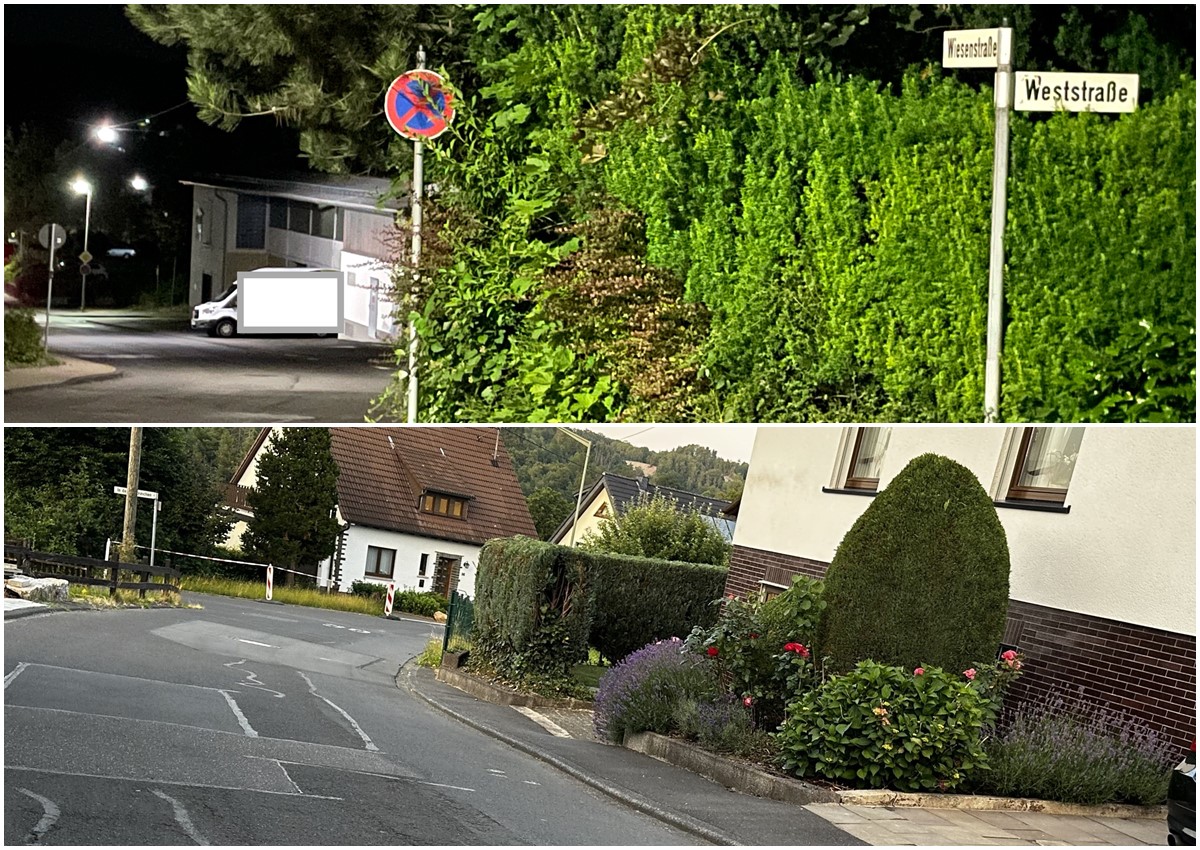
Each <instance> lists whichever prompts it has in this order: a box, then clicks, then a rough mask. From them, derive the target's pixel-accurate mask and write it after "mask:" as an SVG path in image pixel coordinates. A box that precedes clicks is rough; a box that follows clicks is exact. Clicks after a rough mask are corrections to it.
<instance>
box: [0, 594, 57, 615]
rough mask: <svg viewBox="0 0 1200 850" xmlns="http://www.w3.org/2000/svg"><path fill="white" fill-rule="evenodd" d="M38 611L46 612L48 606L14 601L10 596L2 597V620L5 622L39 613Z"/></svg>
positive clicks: (24, 600) (26, 601) (40, 603)
mask: <svg viewBox="0 0 1200 850" xmlns="http://www.w3.org/2000/svg"><path fill="white" fill-rule="evenodd" d="M39 609H40V610H47V611H48V610H49V609H50V606H49V605H46V604H44V603H42V602H30V601H28V600H26V599H14V598H12V597H11V596H6V597H4V619H6V620H9V619H12V618H14V617H21V616H25V615H28V614H35V613H37V612H38V611H39Z"/></svg>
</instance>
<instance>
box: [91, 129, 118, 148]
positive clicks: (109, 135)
mask: <svg viewBox="0 0 1200 850" xmlns="http://www.w3.org/2000/svg"><path fill="white" fill-rule="evenodd" d="M92 133H93V134H94V135H95V136H96V138H97V139H99V140H100V141H102V142H104V143H105V144H106V145H111V144H112V143H113V142H115V141H116V140H117V128H116V127H114V126H112V125H111V124H101V125H100V126H99V127H97V128H96V129H95V130H93V131H92Z"/></svg>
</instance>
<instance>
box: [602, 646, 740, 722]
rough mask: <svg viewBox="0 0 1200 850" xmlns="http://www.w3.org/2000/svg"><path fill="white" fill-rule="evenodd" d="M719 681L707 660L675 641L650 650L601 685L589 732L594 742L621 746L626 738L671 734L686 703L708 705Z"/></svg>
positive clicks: (625, 662) (613, 672)
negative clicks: (628, 735)
mask: <svg viewBox="0 0 1200 850" xmlns="http://www.w3.org/2000/svg"><path fill="white" fill-rule="evenodd" d="M716 694H717V680H716V675H715V673H714V671H713V668H712V665H711V664H710V663H708V660H707V658H706V657H705V656H701V655H697V654H696V653H692V652H688V651H687V650H686V649H685V647H684V645H683V641H681V640H679V638H671V639H670V640H661V641H658V642H656V643H652V644H648V645H647V646H644V647H642V648H641V649H639V650H637V651H636V652H634V653H631V654H630V655H628V656H627V657H626V658H625V659H624V660H623V661H621V662H619V663H618V664H616V665H615V666H614V667H613V668H612V669H611V670H609V671H608V672H607V673H605V674H604V677H603V678H601V679H600V687H599V690H598V691H597V693H596V702H595V712H594V714H593V721H592V722H593V727H594V729H595V732H596V737H598V738H600V739H602V740H605V741H612V742H614V743H616V742H620V741H621V740H622V739H623V738H624V737H625V733H626V732H646V731H650V732H660V733H663V734H668V733H670V732H673V731H675V729H676V724H677V720H676V718H677V710H678V708H679V705H680V704H681V703H684V702H688V701H691V702H707V701H711V700H712V699H713V698H714V697H715V696H716Z"/></svg>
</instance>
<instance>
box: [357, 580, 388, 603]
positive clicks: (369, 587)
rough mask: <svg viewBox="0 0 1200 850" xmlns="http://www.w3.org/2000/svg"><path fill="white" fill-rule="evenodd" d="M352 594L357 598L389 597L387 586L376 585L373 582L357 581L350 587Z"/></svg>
mask: <svg viewBox="0 0 1200 850" xmlns="http://www.w3.org/2000/svg"><path fill="white" fill-rule="evenodd" d="M350 592H351V593H353V594H354V595H355V596H366V597H368V598H371V597H373V598H377V599H383V598H384V597H386V596H387V585H386V584H376V583H375V582H373V581H356V582H353V583H352V584H351V585H350Z"/></svg>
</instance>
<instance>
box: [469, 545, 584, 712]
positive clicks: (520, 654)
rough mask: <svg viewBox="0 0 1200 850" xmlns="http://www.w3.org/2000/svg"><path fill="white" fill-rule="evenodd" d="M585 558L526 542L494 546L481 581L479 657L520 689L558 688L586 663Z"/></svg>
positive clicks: (475, 633) (476, 632) (482, 565)
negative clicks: (529, 685)
mask: <svg viewBox="0 0 1200 850" xmlns="http://www.w3.org/2000/svg"><path fill="white" fill-rule="evenodd" d="M588 591H589V588H588V571H587V562H586V558H585V556H584V553H582V552H579V551H578V550H575V549H571V548H569V547H566V546H553V545H550V544H548V543H543V542H542V541H540V540H533V539H531V538H528V537H513V538H507V539H502V540H491V541H488V543H486V544H485V545H484V547H483V551H482V552H481V553H480V557H479V574H478V576H477V577H476V580H475V622H474V626H473V630H472V634H471V637H472V641H473V644H474V655H473V657H474V658H476V659H478V660H480V661H482V662H483V664H484V665H485V666H487V667H490V668H491V669H492V670H493V671H495V672H496V673H498V674H500V675H501V676H504V677H506V678H509V679H511V680H513V681H516V682H517V683H520V684H531V685H539V686H540V685H548V686H550V687H552V688H553V687H556V686H559V685H562V684H563V683H566V682H568V681H569V680H570V671H571V667H572V666H573V665H575V664H579V663H582V662H583V660H584V659H586V658H587V649H588V644H587V638H588V629H589V626H590V623H591V618H590V610H589V609H590V604H589V603H590V600H589V598H588Z"/></svg>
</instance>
